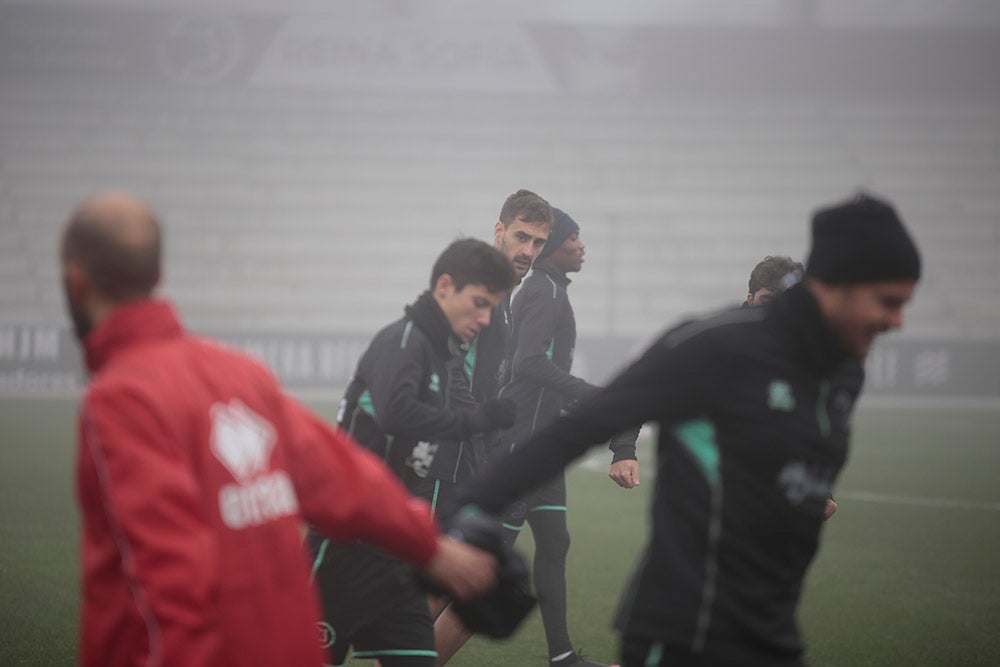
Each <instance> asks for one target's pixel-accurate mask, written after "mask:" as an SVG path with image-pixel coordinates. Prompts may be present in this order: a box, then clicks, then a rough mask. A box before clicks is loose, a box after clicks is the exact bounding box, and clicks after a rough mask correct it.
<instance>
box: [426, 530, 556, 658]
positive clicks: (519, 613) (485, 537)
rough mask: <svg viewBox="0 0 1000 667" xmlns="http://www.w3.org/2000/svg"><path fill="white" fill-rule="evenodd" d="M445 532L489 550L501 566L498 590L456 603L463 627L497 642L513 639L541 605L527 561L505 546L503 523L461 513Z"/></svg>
mask: <svg viewBox="0 0 1000 667" xmlns="http://www.w3.org/2000/svg"><path fill="white" fill-rule="evenodd" d="M445 532H447V534H448V536H449V537H453V538H455V539H459V540H462V541H463V542H465V543H467V544H471V545H472V546H474V547H478V548H480V549H482V550H483V551H488V552H489V553H491V554H493V555H494V556H496V559H497V563H498V567H497V585H496V587H495V588H492V589H490V590H489V591H488V592H487V593H486V594H484V595H483V596H481V597H478V598H475V599H474V600H468V601H466V602H458V601H456V602H454V603H452V608H453V609H454V610H455V613H456V614H458V617H459V618H460V619H462V625H464V626H465V627H466V628H467V629H469V630H471V631H472V632H476V633H479V634H483V635H486V636H487V637H492V638H494V639H506V638H507V637H510V636H511V635H512V634H514V630H516V629H517V626H519V625H520V624H521V621H523V620H524V619H525V618H526V617H527V615H528V614H529V613H530V612H531V610H532V609H534V607H535V604H536V603H537V602H538V600H537V599H536V598H535V596H534V595H532V594H531V583H530V582H531V575H530V573H529V572H528V565H527V563H525V562H524V558H523V557H522V556H521V554H519V553H517V552H516V551H514V549H513V547H511V546H510V545H509V544H504V541H503V529H502V528H501V527H500V524H499V523H497V521H496V520H495V519H492V518H490V517H488V516H486V515H484V514H480V513H478V512H460V513H459V514H458V515H457V516H456V517H455V518H454V519H452V520H451V521H449V522H447V524H446V526H445Z"/></svg>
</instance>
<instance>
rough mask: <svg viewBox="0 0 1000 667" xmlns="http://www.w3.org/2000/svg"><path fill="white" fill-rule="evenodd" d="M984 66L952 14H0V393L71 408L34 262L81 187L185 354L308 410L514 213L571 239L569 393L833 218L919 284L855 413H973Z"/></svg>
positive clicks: (730, 8)
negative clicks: (862, 205) (829, 207)
mask: <svg viewBox="0 0 1000 667" xmlns="http://www.w3.org/2000/svg"><path fill="white" fill-rule="evenodd" d="M998 64H1000V6H998V5H997V4H996V3H994V2H987V1H982V2H980V1H976V0H934V1H931V0H924V1H915V0H911V1H889V0H878V1H866V2H842V1H837V0H816V1H808V2H805V1H802V2H799V1H791V0H754V1H745V2H662V3H660V2H616V3H605V2H597V1H594V2H580V1H577V2H548V3H543V2H524V1H521V2H504V3H464V2H449V1H444V0H438V1H431V2H426V1H424V2H417V1H412V2H409V1H404V0H392V1H390V0H385V1H380V2H379V1H376V2H349V3H326V2H315V1H314V2H304V1H301V0H300V1H297V2H290V3H289V2H282V3H278V2H262V1H260V0H255V1H252V2H235V1H231V2H224V1H221V0H217V1H214V2H194V1H193V0H185V1H181V2H163V1H156V0H142V1H139V0H134V1H129V2H126V1H121V0H119V1H111V2H96V1H88V2H69V1H68V0H65V1H62V2H31V3H18V2H3V3H2V4H0V257H2V263H0V267H2V268H0V390H3V391H5V392H7V393H23V392H33V393H37V392H39V391H40V392H43V393H44V392H46V391H57V392H58V391H63V392H65V390H67V389H69V390H70V391H72V390H73V387H75V386H78V385H79V384H80V382H81V379H82V376H81V375H80V372H79V357H78V350H77V348H76V346H75V344H74V342H73V341H72V340H71V338H70V337H69V334H68V329H67V327H66V320H65V317H64V315H63V311H62V297H61V293H60V288H59V281H58V269H57V265H56V261H55V247H56V243H57V234H58V229H59V225H60V223H61V221H62V220H63V219H64V217H65V215H66V213H67V212H68V211H69V209H70V208H71V207H72V205H73V204H74V203H76V202H77V201H78V200H79V199H80V198H82V197H83V196H85V195H87V194H89V193H91V192H93V191H94V190H97V189H101V188H106V187H111V186H113V187H120V188H126V189H129V190H132V191H134V192H136V193H138V194H140V195H142V196H144V197H146V198H148V199H149V200H150V201H151V203H152V204H153V206H154V207H155V209H156V210H157V211H158V212H159V213H160V215H161V217H162V219H163V221H164V224H165V228H166V275H165V282H164V285H163V293H164V294H165V295H167V296H169V297H171V298H173V299H175V300H176V302H177V304H178V305H179V307H180V310H181V313H182V315H183V316H184V318H185V319H186V321H187V323H188V324H189V325H190V326H191V327H192V328H194V329H195V330H197V331H203V332H207V333H212V334H216V335H219V336H221V337H222V338H224V339H226V340H229V341H231V342H233V343H235V344H237V345H241V346H243V347H247V348H249V349H252V350H253V351H255V352H257V353H259V354H261V356H263V357H264V358H265V359H267V360H268V361H269V362H270V363H271V364H272V365H273V366H274V367H275V368H276V370H278V372H279V373H280V374H281V375H282V376H283V377H284V379H285V380H286V381H288V382H289V383H290V384H291V385H292V386H293V387H296V388H298V389H303V390H317V391H321V392H329V393H331V394H332V395H336V394H338V393H339V391H340V390H341V389H342V387H343V384H344V382H345V381H346V379H347V375H348V374H349V372H350V370H351V366H352V365H353V362H354V358H355V357H356V356H357V354H358V353H359V352H360V350H361V349H362V347H361V346H363V345H364V344H365V342H366V341H367V339H368V338H369V337H370V336H371V334H372V333H374V331H375V330H377V329H378V328H379V327H380V326H382V325H384V324H385V323H387V322H389V321H390V320H392V319H394V318H396V317H398V316H399V315H400V314H401V312H402V311H401V309H402V306H403V305H404V304H405V303H408V302H410V301H412V300H413V298H414V297H415V296H416V295H417V293H418V292H419V291H420V290H421V289H423V287H424V285H425V283H426V281H427V278H428V274H429V269H430V266H431V263H432V262H433V259H434V258H435V257H436V255H437V253H438V252H439V251H440V250H441V249H443V247H444V246H445V245H446V244H447V243H448V242H449V241H450V240H452V239H454V238H455V237H457V236H476V237H480V238H484V239H487V240H488V239H490V237H491V229H492V225H493V223H494V222H495V221H496V219H497V215H498V212H499V208H500V205H501V203H502V202H503V200H504V198H505V197H506V196H507V195H508V194H510V193H511V192H513V191H514V190H516V189H518V188H521V187H526V188H529V189H532V190H534V191H536V192H538V193H539V194H541V195H542V196H544V197H546V198H547V199H549V201H551V202H552V203H553V204H554V205H556V206H559V207H562V208H564V209H565V210H567V211H568V212H569V213H570V214H571V215H572V216H573V217H574V218H575V219H577V220H578V221H579V222H580V224H581V227H582V238H583V240H584V242H585V243H586V244H587V262H586V264H585V267H584V270H583V272H582V273H580V274H579V275H578V276H577V277H576V278H575V280H574V284H573V288H572V297H573V304H574V308H575V310H576V312H577V315H578V321H579V331H580V346H579V347H580V355H579V364H578V369H577V370H578V371H579V372H580V373H581V374H583V375H585V376H589V377H591V378H592V379H594V380H597V381H599V380H602V379H604V378H605V377H606V376H607V374H608V373H609V372H610V371H611V370H612V369H614V368H615V367H617V366H618V365H620V364H621V363H623V361H624V360H625V359H624V358H623V356H622V354H621V349H622V343H623V342H624V343H625V347H626V349H629V348H631V349H635V348H636V347H637V346H639V345H641V344H642V342H643V341H645V340H647V339H648V338H649V337H651V336H652V335H654V334H655V333H657V332H658V331H660V330H662V329H663V328H665V327H667V326H668V325H670V324H672V323H675V322H676V321H678V320H679V319H680V318H682V317H685V316H689V315H691V314H695V313H703V312H706V311H710V310H713V309H716V308H719V307H722V306H725V305H731V304H735V303H738V302H739V301H740V299H741V298H742V296H743V295H744V294H745V291H746V280H747V276H748V275H749V272H750V269H751V268H752V267H753V266H754V264H755V263H756V262H757V261H759V260H760V259H761V258H763V257H764V256H765V255H767V254H775V253H781V254H789V255H792V256H793V257H796V258H799V259H802V260H804V259H805V257H804V255H805V252H806V249H807V244H808V219H809V215H810V213H811V212H812V211H813V210H814V209H815V208H816V207H817V206H818V205H820V204H824V203H828V202H831V201H834V200H837V199H841V198H844V197H846V196H848V195H850V194H851V193H852V192H854V191H856V189H857V188H858V187H864V188H868V189H870V190H871V191H873V192H875V193H878V194H881V195H884V196H886V197H888V198H890V199H891V200H892V201H893V202H894V203H895V204H896V205H897V207H898V209H899V210H900V212H901V214H902V216H903V217H904V219H905V220H906V221H907V223H908V224H909V225H910V227H911V228H912V230H913V231H914V233H915V235H916V237H917V238H918V240H919V242H920V244H921V247H922V250H923V252H924V255H925V259H926V271H925V276H926V277H925V279H924V280H923V281H922V283H921V286H920V289H919V291H918V293H917V297H916V299H915V301H914V302H913V304H912V307H911V308H910V309H909V312H908V317H907V323H906V329H905V331H904V332H903V333H901V334H899V335H896V336H892V337H890V338H889V339H888V340H887V341H886V342H884V343H883V344H882V345H880V347H879V348H878V350H877V351H876V354H875V355H874V357H873V359H872V361H871V362H870V364H869V382H868V386H867V389H866V391H867V393H868V394H869V395H873V396H879V395H891V396H923V397H930V398H932V399H934V398H937V397H959V398H962V399H969V398H973V399H976V400H987V401H989V400H993V399H996V398H997V396H998V394H1000V388H998V382H997V379H996V378H997V377H998V375H1000V353H998V349H1000V344H998V340H1000V333H998V332H1000V307H998V305H997V302H996V298H995V296H996V294H997V292H998V288H1000V67H998Z"/></svg>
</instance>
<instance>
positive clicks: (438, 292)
mask: <svg viewBox="0 0 1000 667" xmlns="http://www.w3.org/2000/svg"><path fill="white" fill-rule="evenodd" d="M454 287H455V281H454V280H452V278H451V276H450V275H448V274H447V273H442V274H441V275H440V276H438V279H437V282H436V283H434V296H442V297H443V296H445V295H447V294H448V292H449V290H451V289H454Z"/></svg>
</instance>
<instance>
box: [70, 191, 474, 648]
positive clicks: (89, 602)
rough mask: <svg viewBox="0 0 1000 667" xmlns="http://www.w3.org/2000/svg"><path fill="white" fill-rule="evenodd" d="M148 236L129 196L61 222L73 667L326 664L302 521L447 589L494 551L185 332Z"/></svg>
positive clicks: (154, 228)
mask: <svg viewBox="0 0 1000 667" xmlns="http://www.w3.org/2000/svg"><path fill="white" fill-rule="evenodd" d="M160 247H161V242H160V226H159V223H158V221H157V220H156V218H155V216H154V214H153V213H152V212H151V211H150V210H149V208H148V207H147V206H146V205H145V204H144V203H143V202H141V201H139V200H138V199H137V198H135V197H134V196H131V195H128V194H125V193H103V194H100V195H96V196H94V197H92V198H90V199H88V200H86V201H84V202H83V203H82V204H80V206H79V207H78V208H77V209H76V210H74V211H73V213H72V214H71V216H70V217H69V219H68V221H67V222H66V224H65V227H64V231H63V235H62V244H61V264H62V280H63V286H64V290H65V294H66V302H67V308H68V311H69V314H70V316H71V318H72V321H73V326H74V330H75V332H76V335H77V337H78V338H79V339H80V340H81V341H82V343H83V348H84V354H85V358H86V364H87V368H88V369H89V371H90V373H91V378H90V382H89V384H88V386H87V389H86V392H85V394H84V396H83V398H82V400H81V404H80V414H79V450H78V453H77V466H76V486H77V497H78V502H79V506H80V511H81V515H82V526H81V543H82V553H81V557H80V566H81V576H82V580H83V582H82V583H83V585H82V589H83V593H82V595H83V600H82V607H81V618H80V646H79V661H80V664H82V665H88V666H90V665H92V666H94V667H97V666H98V665H99V666H101V667H109V666H111V667H114V666H118V665H121V666H123V667H124V666H126V665H138V664H143V665H185V667H218V666H220V665H222V666H224V665H233V666H237V665H239V666H241V667H242V666H246V665H268V666H271V667H274V666H277V665H287V666H288V667H300V666H302V665H314V666H317V667H318V666H319V665H323V664H326V660H325V659H324V658H325V656H324V654H323V651H321V649H320V647H319V646H318V645H317V643H316V623H317V622H318V621H319V620H320V612H319V606H318V604H317V599H316V595H315V591H314V589H313V587H312V585H311V584H310V582H309V570H308V562H307V560H306V553H305V551H304V549H303V545H302V536H301V526H302V521H303V519H307V520H308V521H310V522H312V523H313V524H314V525H316V526H317V527H319V528H321V529H322V530H323V531H325V532H326V533H327V534H328V535H331V536H333V537H336V538H338V539H343V540H353V539H360V540H366V541H369V542H371V543H373V544H375V545H378V546H379V547H380V548H382V549H385V550H386V551H387V552H388V553H391V554H393V555H394V556H396V557H397V558H400V559H403V560H405V561H408V562H410V563H412V564H413V565H416V566H417V567H419V568H420V569H421V570H422V571H423V573H424V574H425V575H426V576H428V577H429V578H430V579H432V580H434V581H436V582H437V583H438V584H440V585H442V586H444V587H445V588H447V589H448V590H450V591H451V592H452V593H453V594H455V595H457V596H468V595H471V594H473V593H476V592H482V591H484V590H485V589H487V588H488V587H489V586H491V585H492V581H493V575H492V568H493V567H494V561H493V558H492V557H491V556H490V555H488V554H485V553H483V552H480V551H478V550H475V549H472V548H471V547H468V546H466V545H463V544H461V543H458V542H453V541H452V540H450V539H445V538H442V537H440V536H439V535H438V534H437V530H436V527H435V525H434V523H433V520H432V519H431V516H430V513H429V511H428V509H427V505H426V503H424V502H422V501H419V500H417V499H415V498H413V497H412V496H410V495H409V494H407V493H406V492H405V490H404V489H403V487H402V485H401V484H399V482H398V481H397V480H396V478H395V477H394V476H393V474H392V473H391V472H390V471H389V470H388V469H386V468H385V466H384V465H382V463H381V462H380V461H378V459H376V458H375V457H373V456H372V455H371V454H369V453H368V452H365V451H364V450H362V449H360V448H358V447H357V446H356V444H355V443H354V442H352V441H351V440H350V439H349V438H348V437H347V436H346V435H345V434H344V433H342V432H340V431H336V430H331V429H329V428H327V427H326V426H325V425H324V424H322V423H321V422H320V420H319V419H318V418H316V417H315V416H313V415H312V414H311V413H309V412H308V411H307V410H306V409H305V408H303V407H302V406H301V405H300V404H298V403H297V402H295V401H294V400H292V399H291V398H289V397H288V396H287V395H286V394H285V393H284V392H283V391H282V390H281V388H280V387H279V386H278V384H277V382H276V381H275V379H274V378H273V377H272V376H271V374H270V373H269V372H268V371H267V370H266V369H265V368H264V367H263V366H261V365H260V364H259V363H258V362H257V361H255V360H254V359H252V358H251V357H249V356H247V355H244V354H242V353H239V352H236V351H233V350H229V349H227V348H225V347H222V346H221V345H219V344H217V343H214V342H212V341H210V340H207V339H202V338H198V337H195V336H192V335H190V334H188V333H187V332H185V331H184V329H183V328H182V325H181V323H180V321H179V320H178V318H177V315H176V313H175V312H174V309H173V307H172V306H171V305H170V304H169V303H168V302H166V301H163V300H159V299H156V298H154V297H153V296H152V293H153V290H154V288H155V287H156V286H157V284H158V282H159V279H160V273H161V260H160Z"/></svg>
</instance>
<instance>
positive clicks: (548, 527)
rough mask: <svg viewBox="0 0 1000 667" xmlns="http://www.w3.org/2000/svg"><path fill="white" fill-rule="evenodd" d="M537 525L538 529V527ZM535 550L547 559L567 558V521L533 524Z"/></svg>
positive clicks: (568, 540) (568, 542)
mask: <svg viewBox="0 0 1000 667" xmlns="http://www.w3.org/2000/svg"><path fill="white" fill-rule="evenodd" d="M536 527H537V529H536ZM532 534H533V536H534V538H535V552H536V554H538V555H542V556H543V557H544V558H546V559H550V560H554V559H565V558H566V554H567V553H568V552H569V544H570V538H569V531H568V530H567V529H566V522H565V521H548V522H540V523H539V524H534V525H533V526H532Z"/></svg>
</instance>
